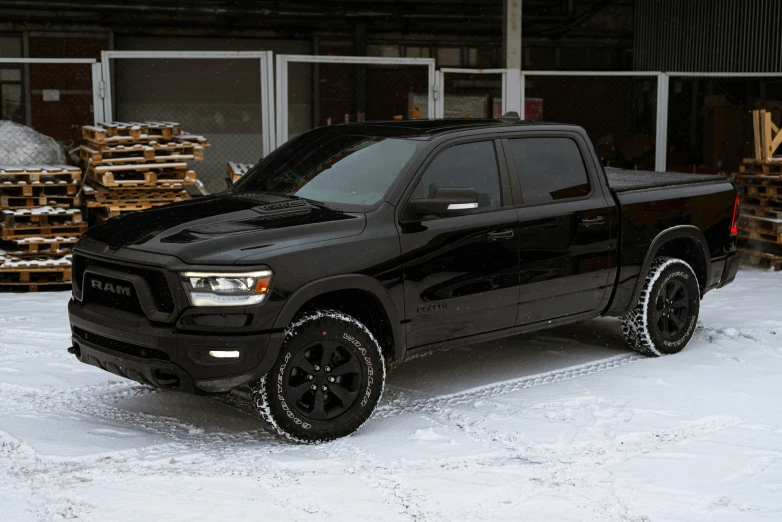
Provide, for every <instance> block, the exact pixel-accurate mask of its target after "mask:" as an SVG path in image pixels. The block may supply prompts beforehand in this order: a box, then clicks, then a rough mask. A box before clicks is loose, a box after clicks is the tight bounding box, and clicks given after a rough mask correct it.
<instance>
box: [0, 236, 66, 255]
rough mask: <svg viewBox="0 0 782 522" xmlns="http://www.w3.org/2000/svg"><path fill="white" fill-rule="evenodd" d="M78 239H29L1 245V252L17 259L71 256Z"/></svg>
mask: <svg viewBox="0 0 782 522" xmlns="http://www.w3.org/2000/svg"><path fill="white" fill-rule="evenodd" d="M78 240H79V238H77V237H59V236H55V237H52V238H42V237H36V238H27V239H19V240H17V241H9V242H7V243H0V250H3V251H5V253H6V255H8V256H11V257H17V258H27V257H41V256H58V257H62V256H65V255H67V254H70V253H71V251H72V250H73V245H75V244H76V241H78Z"/></svg>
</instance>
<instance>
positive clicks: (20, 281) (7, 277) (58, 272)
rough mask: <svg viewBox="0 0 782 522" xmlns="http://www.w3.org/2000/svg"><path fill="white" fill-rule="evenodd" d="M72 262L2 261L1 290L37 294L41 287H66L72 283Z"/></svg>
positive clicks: (64, 259)
mask: <svg viewBox="0 0 782 522" xmlns="http://www.w3.org/2000/svg"><path fill="white" fill-rule="evenodd" d="M71 274H72V268H71V261H70V259H69V258H68V257H66V258H63V259H60V260H51V261H43V262H42V261H39V260H19V259H8V258H3V259H0V289H3V290H9V289H17V290H27V291H31V292H35V291H37V290H38V287H39V286H64V285H69V284H70V283H71Z"/></svg>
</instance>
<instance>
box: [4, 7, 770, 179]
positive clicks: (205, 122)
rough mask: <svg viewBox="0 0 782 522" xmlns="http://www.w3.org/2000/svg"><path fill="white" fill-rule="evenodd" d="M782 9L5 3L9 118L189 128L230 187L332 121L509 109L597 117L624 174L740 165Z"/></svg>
mask: <svg viewBox="0 0 782 522" xmlns="http://www.w3.org/2000/svg"><path fill="white" fill-rule="evenodd" d="M780 11H782V6H781V5H780V4H779V3H778V2H775V1H773V0H758V1H757V2H753V6H752V8H751V9H750V8H748V7H747V3H746V2H743V1H739V0H719V1H705V0H697V1H691V2H686V3H685V2H676V1H674V0H602V1H601V0H589V1H587V0H524V1H523V2H522V1H521V0H493V1H485V0H458V1H452V2H444V1H443V2H440V1H430V2H421V1H408V0H399V1H389V0H368V1H340V2H329V1H326V2H324V1H313V0H309V1H308V0H302V1H298V2H294V3H281V2H271V1H259V2H249V1H239V2H225V1H211V2H202V1H173V0H156V1H155V2H151V1H147V0H138V1H135V2H93V1H85V0H48V1H44V2H37V1H35V2H33V1H28V0H9V1H0V20H2V23H0V90H1V91H2V103H1V104H0V115H1V116H2V119H6V120H13V121H17V122H20V123H24V124H26V125H29V126H32V127H33V128H35V129H36V130H38V131H39V132H42V133H43V134H46V135H49V136H52V137H54V138H55V139H57V140H59V141H61V142H63V143H64V144H65V146H66V147H67V146H70V145H71V144H76V143H77V142H78V140H79V138H80V136H81V127H82V126H83V125H87V124H91V123H93V122H95V121H98V120H106V119H113V120H118V121H148V120H154V121H177V122H180V123H181V124H182V127H183V128H184V129H186V130H188V131H190V132H196V133H198V134H202V135H205V136H207V137H208V138H209V140H210V142H211V148H210V150H209V152H208V154H207V155H206V157H205V159H204V161H203V162H201V165H199V176H200V177H201V178H202V179H203V180H204V182H205V183H206V184H207V188H208V189H210V190H213V191H214V190H220V189H222V188H224V187H225V179H224V178H225V176H224V172H225V165H226V164H227V162H229V161H231V162H241V163H253V162H255V161H257V160H258V158H259V157H260V156H261V155H262V154H264V153H268V152H269V151H271V150H272V149H273V148H274V147H276V146H277V145H279V144H280V143H282V142H284V141H286V140H287V139H288V138H290V137H292V136H295V135H298V134H300V133H301V132H304V131H306V130H308V129H310V128H313V127H315V126H320V125H328V124H334V123H339V122H342V121H346V120H349V121H362V120H385V119H393V118H397V119H400V118H401V119H407V118H416V117H435V116H436V117H498V116H499V115H501V114H502V113H503V112H504V111H506V110H509V109H515V110H519V111H520V112H522V113H523V114H524V116H525V117H526V118H528V119H545V120H551V121H561V122H572V123H578V124H581V125H583V126H585V127H586V128H587V130H588V131H589V132H590V134H591V136H592V137H593V139H594V140H595V142H596V144H597V147H598V150H599V153H600V155H601V157H602V158H603V161H604V162H605V164H607V165H616V166H623V167H630V168H646V169H654V168H657V169H658V170H662V169H664V168H668V169H676V170H683V171H702V172H718V171H730V170H733V169H735V168H736V167H737V166H738V164H739V162H740V161H741V159H742V157H744V156H746V155H748V154H749V149H751V147H752V122H751V113H750V111H751V110H752V109H754V108H765V109H768V110H771V111H772V114H773V115H774V118H775V119H776V120H777V123H778V124H779V123H782V121H779V119H780V117H782V92H780V91H781V90H782V89H781V88H780V77H779V76H778V75H777V74H776V73H775V71H780V70H782V69H780V65H782V64H781V63H780V61H782V51H780V48H781V47H780V45H779V42H776V41H775V39H778V38H780V37H779V36H778V34H777V32H775V31H773V30H772V27H771V24H772V23H773V21H775V20H778V19H780V14H782V13H780ZM725 34H742V35H744V36H743V37H742V38H725V37H724V35H725ZM242 53H244V54H242ZM351 57H352V58H351ZM65 59H67V60H70V62H69V63H46V62H47V61H48V62H51V61H52V60H54V61H62V60H65ZM522 100H523V102H522Z"/></svg>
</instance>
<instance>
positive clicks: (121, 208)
mask: <svg viewBox="0 0 782 522" xmlns="http://www.w3.org/2000/svg"><path fill="white" fill-rule="evenodd" d="M171 203H174V200H167V201H138V202H122V203H111V204H99V205H95V206H92V207H91V208H95V209H96V210H97V213H96V214H95V215H96V216H98V217H101V218H102V219H103V220H105V219H108V218H110V217H115V216H119V215H120V214H125V213H127V212H138V211H139V210H149V209H150V208H156V207H163V206H166V205H170V204H171Z"/></svg>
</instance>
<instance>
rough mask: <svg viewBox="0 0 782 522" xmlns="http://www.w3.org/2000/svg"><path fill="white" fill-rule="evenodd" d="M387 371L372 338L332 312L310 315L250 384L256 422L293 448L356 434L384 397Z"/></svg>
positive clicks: (353, 321)
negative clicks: (268, 367) (258, 417)
mask: <svg viewBox="0 0 782 522" xmlns="http://www.w3.org/2000/svg"><path fill="white" fill-rule="evenodd" d="M385 377H386V368H385V361H384V359H383V354H382V350H381V348H380V345H379V344H378V342H377V340H376V339H375V337H374V335H372V332H370V331H369V329H368V328H367V327H366V326H364V325H363V324H362V323H361V322H359V321H358V320H356V319H355V318H353V317H351V316H349V315H347V314H344V313H342V312H338V311H334V310H318V311H314V312H309V313H306V314H304V315H303V316H301V317H300V318H299V319H297V320H296V321H295V322H294V323H293V324H292V325H291V326H290V327H289V328H288V330H287V332H286V335H285V342H284V344H283V346H282V349H281V350H280V355H279V357H278V358H277V361H276V362H275V363H274V366H273V367H272V369H271V370H270V371H269V373H268V374H267V375H265V376H264V377H262V378H261V379H259V380H257V381H254V382H252V383H250V391H251V393H252V397H253V401H254V403H255V406H256V407H257V409H258V412H259V413H260V414H261V416H262V417H263V418H264V420H266V422H268V423H269V424H270V425H271V426H272V427H273V428H274V429H275V430H276V431H277V432H278V433H280V434H281V435H284V436H285V437H288V438H289V439H292V440H295V441H297V442H309V443H313V442H325V441H329V440H333V439H337V438H339V437H345V436H347V435H350V434H352V433H354V432H356V431H357V430H358V429H359V428H360V427H361V426H362V425H363V424H364V423H365V422H366V421H367V420H368V419H369V417H370V415H372V412H373V411H374V410H375V407H376V406H377V404H378V402H380V397H381V396H382V394H383V386H384V384H385Z"/></svg>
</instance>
